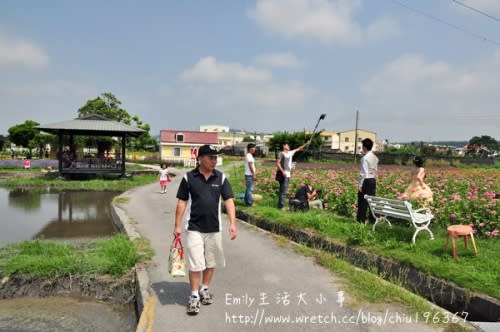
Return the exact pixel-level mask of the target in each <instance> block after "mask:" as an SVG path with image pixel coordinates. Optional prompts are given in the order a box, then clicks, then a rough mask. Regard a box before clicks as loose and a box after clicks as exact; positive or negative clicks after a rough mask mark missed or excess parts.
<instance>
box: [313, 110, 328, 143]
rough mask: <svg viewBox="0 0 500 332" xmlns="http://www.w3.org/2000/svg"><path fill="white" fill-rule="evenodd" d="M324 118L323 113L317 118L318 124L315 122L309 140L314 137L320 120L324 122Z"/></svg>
mask: <svg viewBox="0 0 500 332" xmlns="http://www.w3.org/2000/svg"><path fill="white" fill-rule="evenodd" d="M325 118H326V114H325V113H323V114H321V115H320V116H319V119H318V122H316V126H315V127H314V129H313V132H312V134H311V138H312V137H313V136H314V134H315V133H316V129H318V125H319V122H320V121H321V120H324V119H325Z"/></svg>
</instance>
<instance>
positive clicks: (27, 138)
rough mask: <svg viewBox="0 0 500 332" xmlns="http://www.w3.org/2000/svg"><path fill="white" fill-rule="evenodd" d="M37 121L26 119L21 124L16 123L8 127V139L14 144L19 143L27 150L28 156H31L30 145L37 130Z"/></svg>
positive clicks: (31, 147)
mask: <svg viewBox="0 0 500 332" xmlns="http://www.w3.org/2000/svg"><path fill="white" fill-rule="evenodd" d="M38 125H39V123H38V122H36V121H33V120H26V121H25V122H24V123H23V124H18V125H15V126H12V127H10V128H9V130H8V131H9V141H10V142H11V143H14V144H16V145H20V146H22V147H24V148H27V149H28V150H29V157H30V158H31V150H32V149H33V146H32V145H30V142H31V140H33V139H34V138H35V137H36V136H37V134H38V133H39V130H38V129H37V128H35V127H36V126H38Z"/></svg>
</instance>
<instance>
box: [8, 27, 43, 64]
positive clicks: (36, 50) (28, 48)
mask: <svg viewBox="0 0 500 332" xmlns="http://www.w3.org/2000/svg"><path fill="white" fill-rule="evenodd" d="M48 63H49V57H48V55H47V54H46V53H45V51H44V50H43V49H41V48H40V47H38V46H37V45H36V44H35V43H33V42H30V41H26V40H23V39H12V38H9V37H8V36H6V35H5V34H2V33H0V66H1V65H20V66H25V67H29V68H43V67H46V66H47V65H48Z"/></svg>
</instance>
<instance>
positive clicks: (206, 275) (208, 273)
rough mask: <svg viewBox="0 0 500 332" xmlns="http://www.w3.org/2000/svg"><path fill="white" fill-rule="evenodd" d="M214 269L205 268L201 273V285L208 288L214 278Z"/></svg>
mask: <svg viewBox="0 0 500 332" xmlns="http://www.w3.org/2000/svg"><path fill="white" fill-rule="evenodd" d="M214 272H215V269H214V268H213V267H210V268H206V269H205V270H204V271H203V285H205V286H209V285H210V283H211V282H212V277H213V276H214Z"/></svg>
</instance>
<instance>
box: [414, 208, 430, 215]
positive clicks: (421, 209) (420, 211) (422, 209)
mask: <svg viewBox="0 0 500 332" xmlns="http://www.w3.org/2000/svg"><path fill="white" fill-rule="evenodd" d="M422 211H425V214H432V212H431V209H429V208H420V209H418V210H415V211H413V212H416V213H422Z"/></svg>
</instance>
